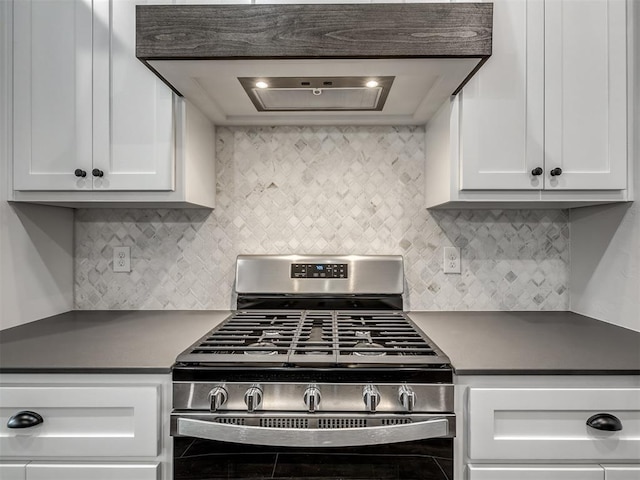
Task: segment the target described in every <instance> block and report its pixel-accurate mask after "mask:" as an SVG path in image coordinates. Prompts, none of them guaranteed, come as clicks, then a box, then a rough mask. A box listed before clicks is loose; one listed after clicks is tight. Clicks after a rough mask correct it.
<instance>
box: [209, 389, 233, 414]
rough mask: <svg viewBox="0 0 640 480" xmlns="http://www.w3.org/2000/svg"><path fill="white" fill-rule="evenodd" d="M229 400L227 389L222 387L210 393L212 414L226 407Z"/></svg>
mask: <svg viewBox="0 0 640 480" xmlns="http://www.w3.org/2000/svg"><path fill="white" fill-rule="evenodd" d="M227 398H229V394H228V393H227V389H226V388H224V386H222V385H216V386H215V387H213V389H212V390H211V391H210V392H209V405H210V408H211V411H212V412H215V411H217V410H218V409H219V408H220V407H221V406H222V405H224V404H225V403H226V401H227Z"/></svg>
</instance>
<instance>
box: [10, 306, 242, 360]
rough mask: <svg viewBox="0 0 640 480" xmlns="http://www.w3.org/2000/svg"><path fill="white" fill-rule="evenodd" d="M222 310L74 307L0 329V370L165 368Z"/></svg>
mask: <svg viewBox="0 0 640 480" xmlns="http://www.w3.org/2000/svg"><path fill="white" fill-rule="evenodd" d="M227 315H229V312H226V311H206V310H204V311H203V310H194V311H171V310H162V311H156V310H144V311H117V310H111V311H73V312H68V313H63V314H60V315H55V316H53V317H48V318H45V319H43V320H38V321H36V322H31V323H27V324H25V325H20V326H18V327H13V328H9V329H6V330H2V331H0V372H3V373H18V372H22V373H40V372H42V373H92V372H95V373H168V372H170V370H171V366H172V365H173V363H174V361H175V359H176V357H177V356H178V355H179V354H180V353H182V351H184V350H185V349H186V348H187V347H189V346H190V345H191V344H193V343H194V342H195V341H196V340H198V339H199V338H200V337H202V336H203V335H204V334H205V333H207V332H208V331H209V330H211V329H212V328H213V327H215V326H216V325H217V324H218V323H220V322H221V321H222V320H224V319H225V318H226V317H227Z"/></svg>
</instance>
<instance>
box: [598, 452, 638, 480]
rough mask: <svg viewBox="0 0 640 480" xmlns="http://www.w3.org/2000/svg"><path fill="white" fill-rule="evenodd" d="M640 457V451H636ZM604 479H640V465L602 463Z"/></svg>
mask: <svg viewBox="0 0 640 480" xmlns="http://www.w3.org/2000/svg"><path fill="white" fill-rule="evenodd" d="M638 456H639V457H640V452H638ZM603 467H604V480H640V465H603Z"/></svg>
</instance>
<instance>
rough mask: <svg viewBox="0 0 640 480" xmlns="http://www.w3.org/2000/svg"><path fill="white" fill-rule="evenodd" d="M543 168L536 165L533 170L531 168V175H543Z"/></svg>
mask: <svg viewBox="0 0 640 480" xmlns="http://www.w3.org/2000/svg"><path fill="white" fill-rule="evenodd" d="M542 172H543V170H542V168H540V167H536V168H534V169H533V170H531V175H533V176H534V177H537V176H538V175H542Z"/></svg>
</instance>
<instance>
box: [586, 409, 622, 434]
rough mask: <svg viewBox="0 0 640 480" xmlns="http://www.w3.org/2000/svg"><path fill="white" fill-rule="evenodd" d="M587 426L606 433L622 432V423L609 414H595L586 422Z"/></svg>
mask: <svg viewBox="0 0 640 480" xmlns="http://www.w3.org/2000/svg"><path fill="white" fill-rule="evenodd" d="M587 426H589V427H591V428H595V429H596V430H604V431H606V432H619V431H620V430H622V422H621V421H620V419H619V418H618V417H616V416H615V415H611V414H610V413H596V414H595V415H592V416H591V417H589V419H588V420H587Z"/></svg>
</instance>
